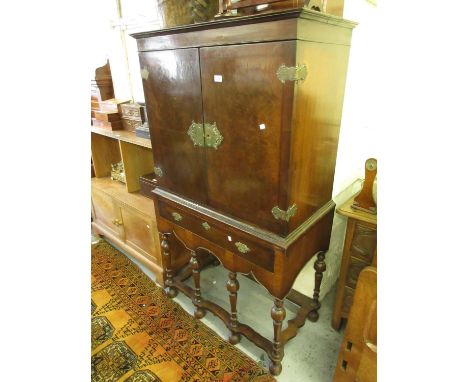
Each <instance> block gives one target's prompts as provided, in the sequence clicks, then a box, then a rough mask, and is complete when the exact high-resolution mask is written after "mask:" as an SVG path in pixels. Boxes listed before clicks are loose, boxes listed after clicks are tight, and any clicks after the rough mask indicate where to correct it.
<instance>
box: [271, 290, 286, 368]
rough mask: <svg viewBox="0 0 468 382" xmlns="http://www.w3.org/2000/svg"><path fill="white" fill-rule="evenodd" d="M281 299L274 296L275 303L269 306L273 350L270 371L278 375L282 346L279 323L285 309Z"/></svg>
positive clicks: (284, 315) (284, 313)
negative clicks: (271, 306)
mask: <svg viewBox="0 0 468 382" xmlns="http://www.w3.org/2000/svg"><path fill="white" fill-rule="evenodd" d="M283 301H284V300H280V299H277V298H275V305H274V306H273V308H271V318H272V319H273V350H272V352H271V355H270V373H271V374H273V375H279V374H280V373H281V369H282V366H281V360H282V359H283V355H284V353H283V347H284V344H283V343H282V342H281V324H282V323H283V320H284V319H285V318H286V311H285V310H284V308H283Z"/></svg>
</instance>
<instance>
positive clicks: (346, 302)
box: [341, 287, 354, 317]
mask: <svg viewBox="0 0 468 382" xmlns="http://www.w3.org/2000/svg"><path fill="white" fill-rule="evenodd" d="M353 297H354V289H352V288H349V287H345V290H344V296H343V305H342V308H341V315H342V316H343V317H348V314H349V311H350V310H351V305H352V304H353Z"/></svg>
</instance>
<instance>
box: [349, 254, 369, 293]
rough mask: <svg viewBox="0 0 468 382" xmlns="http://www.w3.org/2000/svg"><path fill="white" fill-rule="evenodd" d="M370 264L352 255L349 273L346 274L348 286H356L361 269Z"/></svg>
mask: <svg viewBox="0 0 468 382" xmlns="http://www.w3.org/2000/svg"><path fill="white" fill-rule="evenodd" d="M368 265H370V264H369V263H366V262H364V261H361V260H359V259H356V258H354V257H351V258H350V261H349V266H348V273H347V274H346V286H348V287H350V288H353V289H354V288H356V284H357V280H358V277H359V273H361V271H362V270H363V269H364V268H365V267H367V266H368Z"/></svg>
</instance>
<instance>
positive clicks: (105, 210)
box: [91, 188, 122, 238]
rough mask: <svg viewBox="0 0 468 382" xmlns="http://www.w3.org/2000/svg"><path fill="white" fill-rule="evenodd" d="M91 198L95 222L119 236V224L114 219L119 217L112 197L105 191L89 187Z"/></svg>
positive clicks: (120, 232) (120, 233)
mask: <svg viewBox="0 0 468 382" xmlns="http://www.w3.org/2000/svg"><path fill="white" fill-rule="evenodd" d="M91 199H92V202H93V208H94V220H95V222H96V223H97V224H99V225H102V226H104V227H105V228H107V229H108V230H109V231H111V232H113V233H114V234H115V235H116V236H118V237H119V238H120V237H122V229H121V225H115V224H114V222H115V221H116V220H119V221H120V219H121V216H120V213H119V210H118V208H117V207H116V205H115V202H114V199H113V198H112V197H111V196H109V195H107V194H106V193H105V192H102V191H99V190H96V189H94V188H92V189H91Z"/></svg>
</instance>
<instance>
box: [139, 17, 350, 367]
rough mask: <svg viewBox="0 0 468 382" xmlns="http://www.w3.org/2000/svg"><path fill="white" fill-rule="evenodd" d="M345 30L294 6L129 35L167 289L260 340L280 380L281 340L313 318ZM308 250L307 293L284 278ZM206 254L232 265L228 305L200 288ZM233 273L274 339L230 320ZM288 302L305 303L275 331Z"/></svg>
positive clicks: (235, 331) (343, 24)
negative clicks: (244, 281)
mask: <svg viewBox="0 0 468 382" xmlns="http://www.w3.org/2000/svg"><path fill="white" fill-rule="evenodd" d="M354 26H355V23H353V22H350V21H346V20H343V19H341V18H339V17H334V16H330V15H325V14H322V13H320V12H314V11H308V10H304V9H294V10H287V11H282V12H276V13H269V14H259V15H255V16H248V17H238V18H231V19H220V20H216V21H211V22H206V23H200V24H194V25H187V26H182V27H175V28H170V29H162V30H157V31H152V32H143V33H138V34H134V35H133V36H134V37H135V38H136V39H137V44H138V51H139V58H140V67H141V76H142V81H143V88H144V94H145V101H146V105H147V114H148V123H149V127H150V135H151V141H152V148H153V159H154V165H155V169H154V171H155V174H156V175H157V177H158V178H157V186H156V188H155V189H154V190H153V194H154V204H155V210H156V217H157V221H158V228H159V232H160V237H161V251H162V254H163V256H162V261H163V269H164V272H165V273H164V275H165V286H166V291H167V293H168V295H169V296H175V295H176V293H177V291H182V292H183V293H185V294H186V295H188V296H190V297H191V298H192V301H193V303H194V305H195V317H197V318H201V317H203V316H204V314H205V311H206V310H210V311H211V312H213V313H214V314H216V315H217V316H218V317H219V318H221V319H222V320H223V321H224V322H225V323H226V325H227V326H228V328H229V329H230V330H231V333H232V334H231V336H230V338H229V340H230V342H231V343H237V342H238V341H239V340H240V338H241V336H242V335H243V336H246V337H248V338H249V339H250V340H252V341H253V342H254V343H255V344H256V345H257V346H259V347H261V348H263V349H264V350H265V351H266V352H267V353H268V355H269V357H270V360H271V363H270V371H271V372H272V374H275V375H277V374H279V373H280V372H281V360H282V357H283V346H284V344H285V343H286V342H287V341H288V340H289V339H291V338H292V337H294V336H295V335H296V333H297V331H298V328H299V327H301V326H302V325H304V322H305V319H306V317H307V316H308V317H309V318H310V319H312V320H316V319H317V318H318V308H319V307H320V304H319V300H318V298H319V292H320V282H321V279H322V274H323V271H325V262H324V257H325V255H324V253H325V251H326V250H327V249H328V245H329V239H330V232H331V226H332V220H333V214H334V207H335V204H334V203H333V201H332V200H331V196H332V186H333V178H334V170H335V161H336V152H337V145H338V136H339V130H340V120H341V111H342V105H343V96H344V88H345V79H346V71H347V63H348V55H349V48H350V41H351V33H352V29H353V27H354ZM176 242H177V243H178V244H175V243H176ZM173 245H183V246H184V247H186V248H188V249H189V251H190V252H191V260H190V268H191V272H192V276H193V280H194V288H190V287H188V286H187V285H186V284H184V283H182V277H181V276H179V275H177V274H176V273H175V271H174V269H173V263H172V262H173V256H172V253H173V251H172V247H173ZM313 256H316V258H317V260H316V261H315V270H316V276H315V287H314V293H313V298H312V299H307V298H305V296H303V295H300V294H298V293H296V292H295V291H292V286H293V283H294V281H295V279H296V277H297V275H298V274H299V272H300V271H301V269H302V268H303V267H304V265H305V264H306V263H307V262H308V261H309V260H310V259H311V258H312V257H313ZM208 257H212V258H217V259H218V260H219V262H220V263H221V264H222V265H223V266H224V267H225V268H227V269H228V270H229V272H230V273H229V279H228V280H227V289H228V292H229V293H228V295H229V301H230V306H231V309H230V311H229V312H228V311H226V310H224V309H222V308H221V307H220V306H218V305H216V304H214V303H213V302H211V301H208V300H205V299H203V297H202V288H201V285H200V274H199V273H200V270H201V268H202V265H203V263H205V262H206V259H207V258H208ZM238 273H241V274H245V275H249V276H250V277H252V278H254V279H255V280H256V281H257V282H259V283H260V284H262V285H263V286H264V287H265V288H266V289H267V290H268V292H269V293H270V294H271V296H272V297H273V299H274V304H273V308H272V310H271V318H272V319H273V341H270V340H268V339H266V338H265V337H263V336H261V335H259V334H258V333H256V332H255V331H254V330H253V329H252V328H251V327H249V326H248V325H245V324H243V323H240V322H238V319H237V308H236V302H237V291H238V289H239V282H238V280H237V274H238ZM311 284H312V283H311ZM311 289H312V286H311ZM286 297H288V298H290V299H292V300H293V301H296V302H297V303H298V304H299V305H300V306H301V308H300V309H299V311H298V313H297V315H296V317H295V318H294V319H292V320H290V321H289V325H288V327H287V328H286V329H284V330H283V331H282V321H283V320H284V318H285V310H284V308H283V300H284V299H285V298H286Z"/></svg>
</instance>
